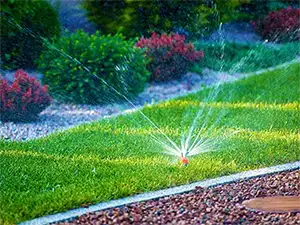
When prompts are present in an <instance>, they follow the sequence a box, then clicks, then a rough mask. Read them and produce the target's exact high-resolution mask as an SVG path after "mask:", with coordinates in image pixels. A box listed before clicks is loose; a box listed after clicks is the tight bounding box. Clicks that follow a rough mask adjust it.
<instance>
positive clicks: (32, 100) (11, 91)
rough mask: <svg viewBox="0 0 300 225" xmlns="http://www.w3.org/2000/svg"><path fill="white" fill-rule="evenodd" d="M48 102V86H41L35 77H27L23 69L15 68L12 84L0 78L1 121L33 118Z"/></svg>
mask: <svg viewBox="0 0 300 225" xmlns="http://www.w3.org/2000/svg"><path fill="white" fill-rule="evenodd" d="M50 103H51V97H50V95H49V94H48V87H47V86H46V85H45V86H42V85H41V84H40V83H39V82H38V81H37V80H36V78H33V77H29V76H28V74H27V73H26V72H24V71H23V70H17V72H16V73H15V80H14V82H13V83H12V85H10V84H8V82H7V81H6V80H4V79H1V80H0V115H1V116H0V119H1V121H15V122H28V121H32V120H35V119H37V117H38V114H39V113H40V112H42V111H43V110H44V109H45V108H46V107H47V106H49V104H50Z"/></svg>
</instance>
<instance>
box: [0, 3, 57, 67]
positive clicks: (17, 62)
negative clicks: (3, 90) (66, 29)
mask: <svg viewBox="0 0 300 225" xmlns="http://www.w3.org/2000/svg"><path fill="white" fill-rule="evenodd" d="M0 13H1V19H0V24H1V32H0V37H1V60H0V61H1V67H2V68H5V69H16V68H30V67H33V66H34V60H35V59H37V58H38V57H39V55H40V53H41V52H42V50H43V48H42V47H43V42H42V38H46V39H51V38H53V37H54V36H59V34H60V24H59V21H58V17H57V13H56V12H55V10H54V9H53V8H52V6H51V5H50V4H49V2H47V1H45V0H22V1H14V0H4V1H1V8H0Z"/></svg>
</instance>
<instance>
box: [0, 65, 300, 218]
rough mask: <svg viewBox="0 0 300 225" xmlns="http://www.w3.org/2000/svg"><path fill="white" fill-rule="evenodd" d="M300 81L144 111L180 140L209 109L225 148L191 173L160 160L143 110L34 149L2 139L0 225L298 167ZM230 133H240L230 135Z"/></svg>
mask: <svg viewBox="0 0 300 225" xmlns="http://www.w3.org/2000/svg"><path fill="white" fill-rule="evenodd" d="M299 80H300V70H299V65H298V64H294V65H291V66H289V67H287V68H284V69H280V70H276V71H273V72H267V73H265V74H262V75H260V76H254V77H250V78H248V79H244V80H240V81H238V82H236V83H231V84H225V85H222V86H220V87H219V88H217V89H216V88H215V89H213V88H207V89H204V90H203V91H201V92H199V93H196V94H192V95H189V96H187V97H182V98H178V99H175V100H172V101H168V102H163V103H161V104H158V105H154V106H150V107H146V108H144V109H143V112H144V113H145V114H146V115H148V116H149V118H150V119H152V120H153V121H154V122H155V123H156V124H158V125H159V127H160V128H161V129H162V131H164V132H165V133H166V134H167V135H168V136H169V137H171V138H172V139H173V140H175V141H179V140H180V135H181V133H182V130H187V129H188V128H189V126H190V124H191V122H192V120H193V118H194V115H195V114H196V113H197V111H198V109H199V107H203V106H205V107H206V108H207V109H209V111H210V112H211V114H210V117H209V118H210V120H209V121H208V124H207V126H208V127H209V126H212V125H215V126H214V129H213V132H212V136H214V135H215V136H218V135H219V133H220V132H218V131H220V130H222V132H221V133H222V134H223V135H224V137H223V142H221V143H220V145H218V149H217V151H212V152H208V153H203V154H200V155H197V156H195V157H193V158H191V160H190V165H189V166H188V167H181V166H180V164H179V163H178V160H177V159H176V158H175V157H168V156H166V155H164V154H162V152H163V149H162V147H161V146H159V145H157V144H156V143H155V142H154V141H153V140H152V139H151V135H150V134H154V135H155V134H158V131H157V130H156V129H155V128H153V126H151V124H149V123H148V122H147V121H146V120H145V119H143V117H142V116H141V114H140V113H138V112H136V113H133V114H128V115H123V116H118V117H116V118H112V119H104V120H101V121H98V122H94V123H92V124H87V125H82V126H78V127H75V128H73V129H71V130H67V131H64V132H59V133H55V134H52V135H50V136H48V137H45V138H41V139H37V140H31V141H28V142H8V141H0V224H12V223H17V222H21V221H24V220H28V219H32V218H35V217H39V216H43V215H47V214H50V213H55V212H61V211H64V210H67V209H71V208H75V207H79V206H82V205H86V204H91V203H97V202H102V201H107V200H111V199H116V198H120V197H124V196H129V195H134V194H137V193H141V192H146V191H151V190H157V189H160V188H166V187H170V186H174V185H179V184H186V183H190V182H193V181H199V180H202V179H206V178H213V177H217V176H223V175H227V174H232V173H236V172H240V171H245V170H250V169H255V168H260V167H266V166H271V165H277V164H283V163H287V162H293V161H297V160H299V158H300V148H299V147H300V144H299V133H298V132H299V130H298V129H299V124H300V115H299V113H300V111H299V108H300V101H299V96H300V85H299ZM211 93H215V94H216V95H215V96H214V97H207V96H209V95H210V94H211ZM206 112H208V111H206ZM220 115H223V116H222V117H221V119H220V120H219V122H218V123H215V122H214V121H216V120H217V118H220ZM200 125H201V123H200ZM196 130H199V127H197V129H196ZM232 131H239V133H237V134H235V135H232V136H231V135H228V136H226V133H227V132H228V133H230V132H232Z"/></svg>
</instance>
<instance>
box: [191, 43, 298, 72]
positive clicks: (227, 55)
mask: <svg viewBox="0 0 300 225" xmlns="http://www.w3.org/2000/svg"><path fill="white" fill-rule="evenodd" d="M195 47H196V48H197V49H198V50H199V49H201V50H202V51H203V52H204V55H205V57H204V58H203V60H202V61H201V62H200V63H198V64H196V65H195V66H194V67H193V68H192V71H193V72H196V73H201V71H202V69H203V68H210V69H213V70H216V71H226V72H231V73H233V72H239V73H246V72H253V71H257V70H260V69H264V68H268V67H271V66H275V65H277V64H280V63H284V62H287V61H290V60H293V59H295V58H296V57H297V55H299V53H300V44H299V43H297V42H295V43H287V44H283V45H277V46H276V45H268V44H255V45H246V44H245V45H244V44H237V43H229V42H226V43H213V44H212V43H205V42H197V43H195Z"/></svg>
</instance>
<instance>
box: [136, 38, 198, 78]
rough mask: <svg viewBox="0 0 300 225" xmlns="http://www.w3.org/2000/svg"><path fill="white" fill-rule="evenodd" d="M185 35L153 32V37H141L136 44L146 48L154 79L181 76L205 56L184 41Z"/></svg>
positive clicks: (149, 67) (149, 66)
mask: <svg viewBox="0 0 300 225" xmlns="http://www.w3.org/2000/svg"><path fill="white" fill-rule="evenodd" d="M184 41H185V37H184V36H183V35H179V34H172V35H169V36H168V35H166V34H162V35H161V36H158V35H157V34H156V33H153V34H152V36H151V38H148V39H147V38H141V39H140V40H139V41H138V42H137V43H136V46H137V47H139V48H145V49H146V54H147V55H148V57H149V58H150V60H151V61H150V63H149V64H148V69H149V71H150V72H151V73H152V76H151V79H152V80H153V81H166V80H171V79H177V78H180V77H181V76H182V75H184V74H185V73H186V72H187V69H188V68H189V66H191V65H192V64H193V63H194V62H198V61H200V60H201V59H202V58H203V55H204V54H203V52H202V51H196V50H195V49H194V46H193V44H191V43H189V44H186V43H184Z"/></svg>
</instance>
